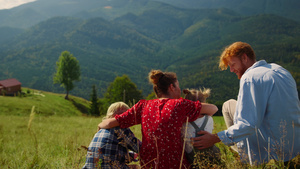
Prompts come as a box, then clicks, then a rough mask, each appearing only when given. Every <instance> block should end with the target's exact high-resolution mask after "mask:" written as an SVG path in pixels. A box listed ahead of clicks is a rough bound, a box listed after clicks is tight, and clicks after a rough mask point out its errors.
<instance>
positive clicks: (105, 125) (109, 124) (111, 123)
mask: <svg viewBox="0 0 300 169" xmlns="http://www.w3.org/2000/svg"><path fill="white" fill-rule="evenodd" d="M119 125H120V124H119V122H118V121H117V120H116V119H115V118H110V119H105V120H103V121H102V122H101V123H99V124H98V131H99V130H100V129H110V128H113V127H117V126H119Z"/></svg>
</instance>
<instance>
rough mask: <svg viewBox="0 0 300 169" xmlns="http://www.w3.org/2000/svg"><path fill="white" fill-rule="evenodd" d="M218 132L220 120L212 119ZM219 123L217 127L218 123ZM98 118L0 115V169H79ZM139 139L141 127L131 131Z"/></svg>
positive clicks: (135, 127)
mask: <svg viewBox="0 0 300 169" xmlns="http://www.w3.org/2000/svg"><path fill="white" fill-rule="evenodd" d="M214 119H215V121H216V122H217V123H216V124H218V127H217V128H222V127H223V126H224V121H222V120H223V119H222V117H214ZM218 121H220V123H218ZM99 122H101V117H98V118H95V117H86V116H71V117H58V116H48V117H46V116H42V115H38V114H35V115H33V116H30V115H29V116H10V115H0V168H2V169H3V168H81V167H82V166H83V165H84V162H85V156H86V149H85V148H84V147H88V145H89V143H90V141H91V139H92V138H93V136H94V134H95V132H96V131H97V125H98V123H99ZM131 129H132V131H133V132H134V133H135V134H136V136H137V137H138V138H141V134H140V126H139V125H137V126H134V127H132V128H131Z"/></svg>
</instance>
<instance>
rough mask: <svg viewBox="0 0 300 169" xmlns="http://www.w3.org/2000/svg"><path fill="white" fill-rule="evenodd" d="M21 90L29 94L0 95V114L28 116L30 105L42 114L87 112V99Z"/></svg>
mask: <svg viewBox="0 0 300 169" xmlns="http://www.w3.org/2000/svg"><path fill="white" fill-rule="evenodd" d="M22 90H23V92H25V93H27V90H30V93H29V94H25V95H24V96H17V97H6V96H5V97H3V96H0V115H17V116H28V115H29V114H30V112H31V108H32V106H35V107H36V112H37V113H38V114H41V115H44V116H52V115H56V116H74V115H81V114H82V113H87V112H88V107H89V101H86V100H85V99H82V98H79V97H74V96H70V100H65V99H64V97H65V94H55V93H50V92H44V91H37V90H32V89H28V88H23V89H22Z"/></svg>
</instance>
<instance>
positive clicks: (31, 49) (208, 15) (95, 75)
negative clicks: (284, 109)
mask: <svg viewBox="0 0 300 169" xmlns="http://www.w3.org/2000/svg"><path fill="white" fill-rule="evenodd" d="M299 29H300V24H299V23H298V22H296V21H292V20H287V19H285V18H283V17H278V16H275V15H255V16H247V17H245V16H241V15H238V14H237V13H235V12H233V11H230V10H228V9H211V10H209V9H205V10H195V9H194V10H189V9H180V8H175V7H172V6H169V5H166V4H159V3H151V9H149V10H147V11H145V12H142V13H140V14H127V15H124V16H122V17H119V18H117V19H115V20H112V21H107V20H104V19H101V18H92V19H87V20H84V19H75V18H70V17H55V18H51V19H49V20H47V21H44V22H41V23H40V24H38V25H36V26H33V27H32V28H30V29H29V30H28V31H26V32H24V33H22V34H21V35H20V36H18V37H17V38H15V39H12V40H9V41H7V42H6V43H5V44H2V45H1V46H0V59H1V61H2V62H0V79H5V78H9V77H14V78H17V79H19V80H20V81H21V82H22V84H23V86H27V87H31V88H36V89H41V90H46V91H53V92H64V90H63V89H62V88H60V87H59V86H58V85H53V81H52V78H53V74H54V72H55V63H56V61H57V59H58V57H59V55H60V54H61V52H62V51H64V50H68V51H70V52H71V53H72V54H73V55H74V56H75V57H76V58H77V59H78V60H79V63H80V66H81V70H82V78H81V79H82V81H81V82H78V83H76V84H75V85H76V88H75V89H74V90H73V91H71V94H73V95H76V96H81V97H84V98H89V94H90V91H91V87H92V85H93V84H96V85H97V88H98V89H100V91H99V96H100V97H101V96H102V94H103V93H104V92H105V91H106V88H107V86H108V84H109V83H110V82H112V81H113V80H114V78H115V77H116V76H121V75H123V74H127V75H128V76H129V77H130V79H131V80H132V81H133V82H134V83H136V84H137V87H138V88H139V89H142V90H143V94H144V95H145V96H146V95H148V94H149V93H150V92H151V90H152V87H151V86H150V84H149V83H148V81H147V75H148V72H149V71H150V70H151V69H162V70H166V71H174V72H176V73H177V74H178V76H179V81H180V84H181V88H198V87H201V86H204V87H209V88H211V89H212V97H211V98H210V99H211V101H212V102H217V101H220V102H222V101H224V100H226V99H228V98H235V97H236V95H237V91H238V80H237V78H236V77H235V75H234V74H232V73H230V72H229V71H225V72H221V71H219V69H218V56H219V55H220V53H221V52H222V50H223V48H224V47H225V46H227V45H229V44H231V43H232V42H234V41H245V42H248V43H250V44H251V45H252V46H253V47H254V49H255V51H256V54H257V57H258V59H266V60H267V61H268V62H276V63H279V64H281V65H282V66H284V67H286V68H287V69H288V70H289V71H291V73H292V74H293V76H294V77H295V79H296V80H297V84H298V91H299V84H300V82H299V80H300V69H299V65H300V61H299V60H300V58H299V55H300V46H299V44H300V43H299V39H300V38H299V37H300V31H299Z"/></svg>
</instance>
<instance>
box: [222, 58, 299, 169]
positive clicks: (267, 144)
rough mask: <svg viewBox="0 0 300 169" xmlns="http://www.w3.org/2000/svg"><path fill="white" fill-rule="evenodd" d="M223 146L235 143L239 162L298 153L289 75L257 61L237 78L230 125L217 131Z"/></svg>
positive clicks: (294, 102)
mask: <svg viewBox="0 0 300 169" xmlns="http://www.w3.org/2000/svg"><path fill="white" fill-rule="evenodd" d="M218 136H219V138H220V139H221V141H222V142H223V143H224V144H225V145H233V143H237V146H238V148H239V149H240V150H239V154H240V157H241V159H242V161H244V162H248V163H250V164H251V165H252V164H261V163H266V162H267V161H269V160H270V159H276V160H283V161H289V160H291V159H292V158H294V157H295V156H296V155H297V154H300V102H299V97H298V92H297V86H296V82H295V80H294V79H293V77H292V75H291V74H290V73H289V72H288V71H287V70H286V69H284V68H282V67H281V66H279V65H277V64H267V62H266V61H264V60H261V61H258V62H256V63H255V64H253V65H252V66H251V67H250V68H248V69H247V71H246V72H245V73H244V75H243V76H242V78H241V80H240V90H239V94H238V98H237V106H236V111H235V115H234V125H233V126H231V127H229V128H228V129H227V130H225V131H221V132H219V133H218Z"/></svg>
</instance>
